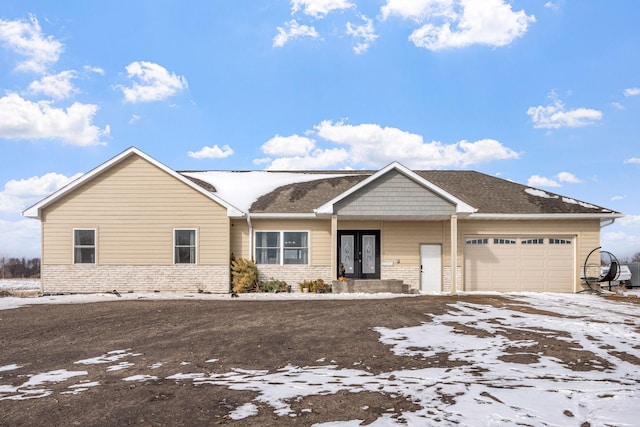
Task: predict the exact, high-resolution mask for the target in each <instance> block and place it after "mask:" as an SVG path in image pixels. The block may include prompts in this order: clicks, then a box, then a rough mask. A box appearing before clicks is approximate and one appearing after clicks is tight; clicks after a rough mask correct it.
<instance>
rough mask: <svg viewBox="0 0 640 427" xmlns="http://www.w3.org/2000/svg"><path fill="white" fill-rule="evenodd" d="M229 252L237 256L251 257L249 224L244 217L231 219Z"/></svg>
mask: <svg viewBox="0 0 640 427" xmlns="http://www.w3.org/2000/svg"><path fill="white" fill-rule="evenodd" d="M231 253H232V254H233V255H234V256H236V257H238V258H248V259H250V258H251V254H250V253H249V224H247V221H246V220H244V219H243V220H233V221H231Z"/></svg>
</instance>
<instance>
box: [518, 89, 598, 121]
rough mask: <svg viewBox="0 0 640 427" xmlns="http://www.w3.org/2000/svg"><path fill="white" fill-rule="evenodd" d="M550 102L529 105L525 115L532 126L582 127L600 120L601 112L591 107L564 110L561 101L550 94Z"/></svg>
mask: <svg viewBox="0 0 640 427" xmlns="http://www.w3.org/2000/svg"><path fill="white" fill-rule="evenodd" d="M550 98H551V100H552V101H553V102H552V103H551V104H549V105H546V106H543V105H539V106H537V107H530V108H529V109H528V110H527V115H528V116H529V117H531V121H533V126H534V127H535V128H542V129H558V128H564V127H571V128H575V127H582V126H589V125H593V124H596V123H597V122H598V121H600V120H602V112H601V111H599V110H594V109H591V108H576V109H573V110H566V109H565V107H564V104H563V103H562V101H560V100H559V99H557V98H556V97H555V94H554V93H553V92H552V93H551V95H550Z"/></svg>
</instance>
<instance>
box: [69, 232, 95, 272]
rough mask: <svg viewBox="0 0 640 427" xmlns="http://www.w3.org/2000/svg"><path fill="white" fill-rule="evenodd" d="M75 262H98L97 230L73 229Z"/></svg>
mask: <svg viewBox="0 0 640 427" xmlns="http://www.w3.org/2000/svg"><path fill="white" fill-rule="evenodd" d="M73 263H74V264H95V263H96V230H94V229H77V230H73Z"/></svg>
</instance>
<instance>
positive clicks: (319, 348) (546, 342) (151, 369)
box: [0, 296, 640, 426]
mask: <svg viewBox="0 0 640 427" xmlns="http://www.w3.org/2000/svg"><path fill="white" fill-rule="evenodd" d="M114 299H115V297H114ZM636 302H637V301H636ZM608 303H609V302H608ZM610 304H614V305H612V306H613V307H615V304H617V305H618V306H620V307H624V308H625V310H626V311H625V312H624V313H622V314H620V315H621V316H623V317H621V318H620V319H623V320H620V319H618V320H617V322H618V323H620V322H622V324H623V325H624V327H625V328H627V329H626V331H627V332H626V335H625V336H627V337H628V338H627V341H628V342H627V341H625V339H622V341H625V346H627V347H622V348H621V347H619V346H617V345H615V344H614V345H611V344H608V343H607V342H604V341H605V340H606V339H605V338H602V337H601V336H600V335H598V334H599V332H596V331H595V329H597V327H598V326H597V325H598V323H597V321H594V323H593V324H594V325H596V326H595V327H594V330H593V332H591V333H588V334H586V335H585V337H587V338H586V339H585V340H583V341H584V342H581V341H580V340H577V339H576V338H575V337H573V338H571V337H570V336H569V337H568V334H569V335H570V333H569V332H566V331H560V330H557V329H553V328H552V327H551V325H552V324H553V323H547V320H545V319H548V320H549V321H558V320H560V321H566V322H573V321H576V320H579V319H580V316H581V315H580V314H579V313H577V314H576V313H567V314H565V315H563V314H559V313H557V311H558V310H556V311H545V310H542V309H541V308H540V307H539V306H536V305H532V304H530V303H529V302H527V301H526V300H525V301H522V300H519V299H514V298H503V297H498V296H459V297H448V296H438V297H406V298H395V299H380V300H346V301H344V300H312V299H310V300H285V301H253V300H247V299H246V298H243V297H240V298H238V299H234V300H231V299H229V300H214V301H202V300H173V301H150V300H139V301H118V300H117V299H115V300H114V301H113V302H108V303H92V304H74V305H34V306H31V307H22V308H16V309H11V310H3V311H0V328H1V336H0V417H1V418H0V424H1V425H11V426H20V425H45V424H46V425H83V426H85V425H96V426H113V425H154V426H155V425H163V426H166V425H173V426H178V425H185V426H187V425H188V426H194V425H212V424H233V425H240V426H243V425H260V426H281V425H313V424H321V423H326V424H322V425H324V426H328V425H350V426H356V425H366V424H369V423H372V422H376V420H377V423H382V424H376V425H393V424H398V425H403V424H407V425H428V424H430V423H431V422H442V423H443V424H444V425H470V424H473V420H474V417H475V416H476V415H477V416H478V417H481V416H482V417H485V415H484V414H482V413H481V412H478V413H476V414H475V415H474V414H473V413H464V412H465V408H467V409H468V410H469V411H471V412H473V411H475V409H474V408H475V406H474V405H476V404H478V401H479V400H486V402H484V403H485V406H486V404H489V406H491V405H498V402H499V403H500V404H503V403H504V402H505V399H506V398H507V399H508V397H505V396H509V395H508V394H501V393H503V392H505V390H507V391H508V390H509V389H511V391H512V392H513V391H514V389H515V388H516V387H514V384H513V383H511V384H507V383H505V382H504V381H509V380H508V378H507V379H505V378H502V377H503V376H505V377H509V376H511V375H513V374H512V373H513V372H518V367H525V366H534V367H535V365H536V364H541V363H543V362H544V363H547V366H546V368H545V369H546V371H547V373H546V374H544V373H540V375H538V374H535V375H533V377H535V381H536V382H534V383H530V382H531V381H534V379H532V375H530V374H527V376H526V378H524V377H522V378H524V379H522V378H521V379H520V381H521V382H523V381H525V380H526V381H529V383H526V384H524V385H523V387H524V390H525V391H526V388H529V389H531V388H535V387H538V388H540V387H541V384H542V388H544V387H546V386H545V385H544V384H546V383H545V382H548V381H554V380H555V381H558V378H559V377H561V378H565V377H567V379H566V381H569V382H571V384H572V385H571V386H569V385H566V384H568V383H563V384H564V385H558V386H557V387H556V386H551V387H548V389H549V392H550V393H551V392H554V391H557V390H552V389H553V388H554V387H556V388H557V389H562V390H565V389H571V390H573V389H574V388H576V387H577V386H574V385H573V384H574V383H575V384H577V381H578V382H579V381H581V380H585V381H592V380H593V378H592V375H595V374H598V375H604V377H599V378H600V379H599V381H605V382H606V381H609V382H611V381H612V382H613V384H615V386H614V388H615V389H616V390H617V391H615V392H614V391H612V389H611V384H610V383H609V382H607V385H606V386H603V387H604V388H603V390H604V389H608V390H609V393H610V394H614V395H615V396H613V397H616V398H619V397H622V396H621V394H625V393H626V394H627V396H626V398H627V399H631V404H634V405H636V411H637V408H640V406H638V405H637V404H638V402H639V401H640V394H639V393H638V392H634V390H638V389H639V388H640V382H639V381H640V380H639V378H640V377H639V376H638V375H637V374H633V373H627V368H628V370H629V371H634V370H635V371H636V372H637V371H638V370H640V354H639V353H640V342H638V336H639V335H640V330H639V328H638V321H637V319H638V318H637V317H636V318H635V320H634V315H633V310H631V311H629V307H631V308H632V309H638V308H640V306H638V305H636V306H633V305H629V304H628V303H627V302H620V303H617V302H612V303H610ZM560 311H561V310H560ZM629 312H630V313H631V314H628V313H629ZM496 313H499V314H498V315H497V316H496ZM625 313H626V314H625ZM624 316H626V317H624ZM519 322H520V323H519ZM521 322H527V323H526V324H525V323H521ZM603 323H604V322H603ZM421 325H422V326H421ZM518 325H519V326H518ZM523 325H524V326H523ZM420 327H429V328H431V329H428V330H425V329H421V330H417V329H409V328H420ZM447 328H448V329H447ZM492 328H493V329H492ZM629 333H631V334H635V336H631V337H629V336H628V335H629ZM420 334H423V335H420ZM589 336H591V339H592V340H593V341H594V342H597V341H600V343H598V345H597V347H593V348H586V347H585V346H589V345H590V344H589V338H588V337H589ZM603 336H604V335H603ZM407 337H413V338H407ZM451 337H454V338H455V339H457V341H456V342H455V344H452V345H451V346H449V347H447V345H448V344H446V342H447V340H450V339H451ZM461 337H466V339H460V338H461ZM412 339H415V340H416V341H415V342H417V343H422V344H416V343H412V342H411V340H412ZM488 339H491V340H496V339H500V341H499V342H497V341H492V342H489V341H483V342H484V343H485V344H482V346H483V347H482V349H480V350H478V349H477V348H474V349H471V350H470V349H468V347H469V346H471V345H475V344H473V343H475V342H476V341H479V340H488ZM431 340H432V341H433V343H432V345H428V344H427V342H430V341H431ZM618 341H620V339H618ZM505 342H506V343H508V344H507V345H505V344H504V343H505ZM486 343H489V345H486ZM496 343H497V344H496ZM634 343H635V347H634ZM403 346H404V347H403ZM496 346H501V353H500V354H499V355H496V356H495V357H496V359H495V360H497V361H498V362H499V363H501V366H506V367H507V368H503V367H500V368H495V369H498V370H497V371H496V372H497V374H496V375H495V376H493V377H491V378H490V377H489V376H487V375H488V373H489V372H491V371H492V369H494V368H493V367H492V366H494V365H495V366H497V364H496V363H494V364H493V365H487V364H483V363H479V361H474V360H472V359H474V358H477V357H479V356H478V355H479V354H483V355H484V356H481V357H482V358H485V357H486V358H487V359H488V358H490V357H493V356H491V353H492V351H493V350H492V348H495V347H496ZM447 348H449V349H456V350H455V351H451V350H447ZM470 351H474V352H475V353H470ZM478 351H480V353H478ZM483 352H484V353H483ZM454 353H459V354H454ZM545 361H546V362H545ZM544 363H543V365H544ZM620 365H624V366H625V367H626V368H625V370H624V371H623V372H622V371H616V369H618V368H619V366H620ZM549 366H551V368H549ZM504 369H506V371H505V370H504ZM549 369H552V371H549ZM554 369H555V370H556V374H554V373H553V372H554V371H553V370H554ZM607 372H609V374H607ZM411 373H415V375H414V376H412V374H411ZM454 373H455V376H456V377H455V378H458V379H455V378H454V377H453V375H454ZM463 373H464V374H463ZM536 375H537V376H536ZM554 375H555V378H551V377H552V376H554ZM583 375H584V376H583ZM545 376H547V377H549V378H545ZM620 376H623V377H624V378H622V379H621V378H619V377H620ZM463 377H464V378H463ZM445 378H446V380H445ZM461 378H462V379H461ZM474 378H476V379H477V380H474ZM519 378H520V377H519ZM526 381H525V382H526ZM563 381H564V380H563ZM634 382H635V384H634ZM603 384H604V383H603ZM478 386H482V387H488V388H484V389H482V390H480V389H476V388H474V387H478ZM572 387H573V388H572ZM522 390H523V389H520V388H519V387H518V390H517V391H518V392H521V391H522ZM574 391H575V390H574ZM583 392H584V391H583ZM590 392H591V391H587V392H586V393H590ZM592 392H593V393H596V395H595V396H596V397H594V400H593V401H596V400H595V399H596V398H598V399H600V398H602V399H606V396H605V397H597V394H598V393H600V394H602V395H606V392H604V391H598V390H595V391H593V390H592ZM474 393H475V394H474ZM567 393H568V392H565V397H566V395H567ZM634 393H635V394H634ZM472 394H473V399H472V400H470V401H469V403H468V404H467V403H465V400H466V399H470V398H471V397H472ZM578 394H579V390H578V391H576V395H575V396H574V395H571V396H570V397H571V399H569V400H568V401H567V402H568V403H567V404H566V405H565V406H559V407H558V408H550V409H549V411H550V413H549V414H535V413H534V414H533V417H532V415H531V414H526V412H535V411H538V409H536V408H528V409H527V408H524V409H523V408H520V409H518V405H520V406H522V405H521V404H519V403H517V402H516V403H510V404H509V405H504V406H505V407H506V409H505V410H506V411H507V412H504V411H503V412H502V414H503V415H500V416H501V417H503V418H504V419H505V420H506V417H512V416H515V417H524V419H525V421H526V417H532V418H529V420H530V421H529V422H530V423H531V424H529V425H541V424H539V423H538V422H537V421H540V420H545V419H547V418H545V417H547V416H548V418H549V419H555V420H556V421H560V424H565V423H564V422H562V421H563V420H564V421H566V425H583V426H588V425H599V423H600V422H601V421H602V418H601V417H602V416H604V415H600V412H598V408H592V409H593V411H591V412H589V411H583V413H581V409H580V408H581V406H580V402H578V400H577V399H578ZM426 396H430V397H429V402H431V403H425V401H426V400H425V399H427V397H426ZM511 396H516V395H515V394H513V393H512V394H511ZM582 396H586V394H582ZM589 396H591V395H590V394H589ZM609 397H612V396H609ZM518 399H519V398H518ZM572 399H575V400H572ZM582 399H583V401H582V404H583V406H584V405H585V404H587V405H590V404H592V403H593V401H584V397H583V398H582ZM585 402H586V403H585ZM480 403H483V402H480ZM465 405H466V406H465ZM425 406H429V407H425ZM507 406H508V407H507ZM478 407H480V408H482V407H483V406H478ZM563 408H564V409H563ZM556 409H557V410H558V411H560V413H557V414H555V413H553V411H554V410H556ZM602 410H607V407H606V405H605V407H604V408H603V409H602ZM509 411H511V412H513V414H515V415H513V414H511V415H510V414H509ZM494 412H496V411H494ZM497 412H500V411H497ZM542 412H544V411H542ZM486 416H487V417H495V415H486ZM558 417H559V418H558ZM476 419H483V420H485V421H487V420H489V418H476ZM420 420H422V422H420ZM491 420H493V421H496V419H495V418H491ZM511 421H512V422H514V424H516V420H515V419H513V418H512V419H511ZM340 422H343V423H342V424H340ZM332 423H333V424H332ZM507 424H508V423H507ZM517 424H525V425H527V422H522V423H521V422H517ZM614 424H615V423H614ZM552 425H553V424H552Z"/></svg>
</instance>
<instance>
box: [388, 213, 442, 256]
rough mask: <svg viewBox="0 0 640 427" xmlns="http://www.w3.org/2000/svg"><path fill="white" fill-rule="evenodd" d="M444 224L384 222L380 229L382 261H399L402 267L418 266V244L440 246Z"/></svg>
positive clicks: (436, 222)
mask: <svg viewBox="0 0 640 427" xmlns="http://www.w3.org/2000/svg"><path fill="white" fill-rule="evenodd" d="M444 234H445V233H444V223H443V222H440V221H425V222H422V221H408V222H392V221H385V222H384V227H383V228H382V236H381V239H382V248H381V250H382V260H383V261H396V260H398V259H399V260H400V263H401V264H402V265H420V244H421V243H430V244H442V243H443V242H444Z"/></svg>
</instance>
